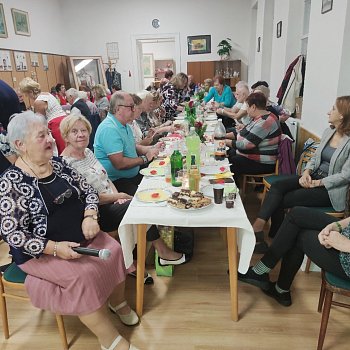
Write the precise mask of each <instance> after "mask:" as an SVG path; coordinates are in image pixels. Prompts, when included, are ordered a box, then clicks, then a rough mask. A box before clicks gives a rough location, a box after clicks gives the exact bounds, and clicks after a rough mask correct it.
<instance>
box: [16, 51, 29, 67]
mask: <svg viewBox="0 0 350 350" xmlns="http://www.w3.org/2000/svg"><path fill="white" fill-rule="evenodd" d="M13 54H14V55H15V65H16V70H17V71H21V72H24V71H27V70H28V66H27V58H26V54H25V52H19V51H14V53H13Z"/></svg>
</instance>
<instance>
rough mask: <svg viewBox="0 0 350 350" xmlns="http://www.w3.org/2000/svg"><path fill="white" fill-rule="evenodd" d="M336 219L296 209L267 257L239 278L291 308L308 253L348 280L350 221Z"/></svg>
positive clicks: (279, 233)
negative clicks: (273, 278) (273, 272)
mask: <svg viewBox="0 0 350 350" xmlns="http://www.w3.org/2000/svg"><path fill="white" fill-rule="evenodd" d="M337 220H338V219H337V218H335V217H332V216H329V215H327V214H324V213H322V212H319V211H318V210H315V209H311V208H303V207H295V208H293V209H292V210H291V211H290V213H289V214H288V215H287V216H286V218H285V219H284V221H283V223H282V225H281V227H280V229H279V230H278V233H277V235H276V237H275V239H274V240H273V242H272V244H271V246H270V247H269V249H268V251H267V252H266V253H265V255H264V256H263V257H262V258H261V260H260V261H258V262H257V263H256V264H255V265H254V266H252V267H250V268H249V270H248V272H247V273H246V274H244V275H243V274H240V273H239V274H238V279H239V280H240V281H242V282H245V283H249V284H252V285H254V286H256V287H260V288H261V289H262V290H263V292H264V293H265V294H266V295H268V296H269V297H271V298H273V299H275V300H276V301H277V302H278V303H279V304H281V305H283V306H290V305H291V304H292V298H291V293H290V287H291V285H292V283H293V280H294V277H295V275H296V274H297V272H298V271H299V270H300V266H301V264H302V262H303V260H304V255H305V254H306V255H307V256H308V257H309V258H310V259H311V260H312V261H313V262H315V263H316V264H317V265H318V266H319V267H321V268H322V269H323V270H324V271H327V272H330V273H332V274H334V275H336V276H337V277H339V278H342V279H345V280H347V281H349V280H350V218H347V219H344V220H341V221H337ZM320 231H321V232H320ZM280 260H282V263H281V268H280V272H279V276H278V279H277V281H276V282H273V283H272V282H270V279H269V272H270V271H271V270H272V269H273V268H274V267H275V266H276V265H277V264H278V262H279V261H280Z"/></svg>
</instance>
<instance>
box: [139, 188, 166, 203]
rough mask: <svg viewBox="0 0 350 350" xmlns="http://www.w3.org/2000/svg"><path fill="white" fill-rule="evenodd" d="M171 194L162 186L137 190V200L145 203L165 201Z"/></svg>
mask: <svg viewBox="0 0 350 350" xmlns="http://www.w3.org/2000/svg"><path fill="white" fill-rule="evenodd" d="M170 196H171V193H170V192H169V191H166V190H163V189H162V188H152V189H148V190H142V191H138V192H136V198H137V200H139V201H140V202H145V203H158V202H165V201H166V200H167V199H168V198H169V197H170Z"/></svg>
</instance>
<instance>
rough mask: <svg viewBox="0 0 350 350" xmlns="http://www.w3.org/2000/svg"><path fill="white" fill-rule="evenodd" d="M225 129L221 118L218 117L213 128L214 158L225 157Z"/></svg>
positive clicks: (222, 158) (220, 158) (221, 158)
mask: <svg viewBox="0 0 350 350" xmlns="http://www.w3.org/2000/svg"><path fill="white" fill-rule="evenodd" d="M225 138H226V130H225V127H224V124H222V120H221V119H218V123H217V124H216V127H215V130H214V155H215V160H224V159H225V158H226V143H225Z"/></svg>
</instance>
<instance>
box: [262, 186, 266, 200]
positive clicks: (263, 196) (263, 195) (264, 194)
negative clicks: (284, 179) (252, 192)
mask: <svg viewBox="0 0 350 350" xmlns="http://www.w3.org/2000/svg"><path fill="white" fill-rule="evenodd" d="M266 193H267V187H266V186H265V185H264V191H263V194H262V198H261V203H264V200H265V196H266Z"/></svg>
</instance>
